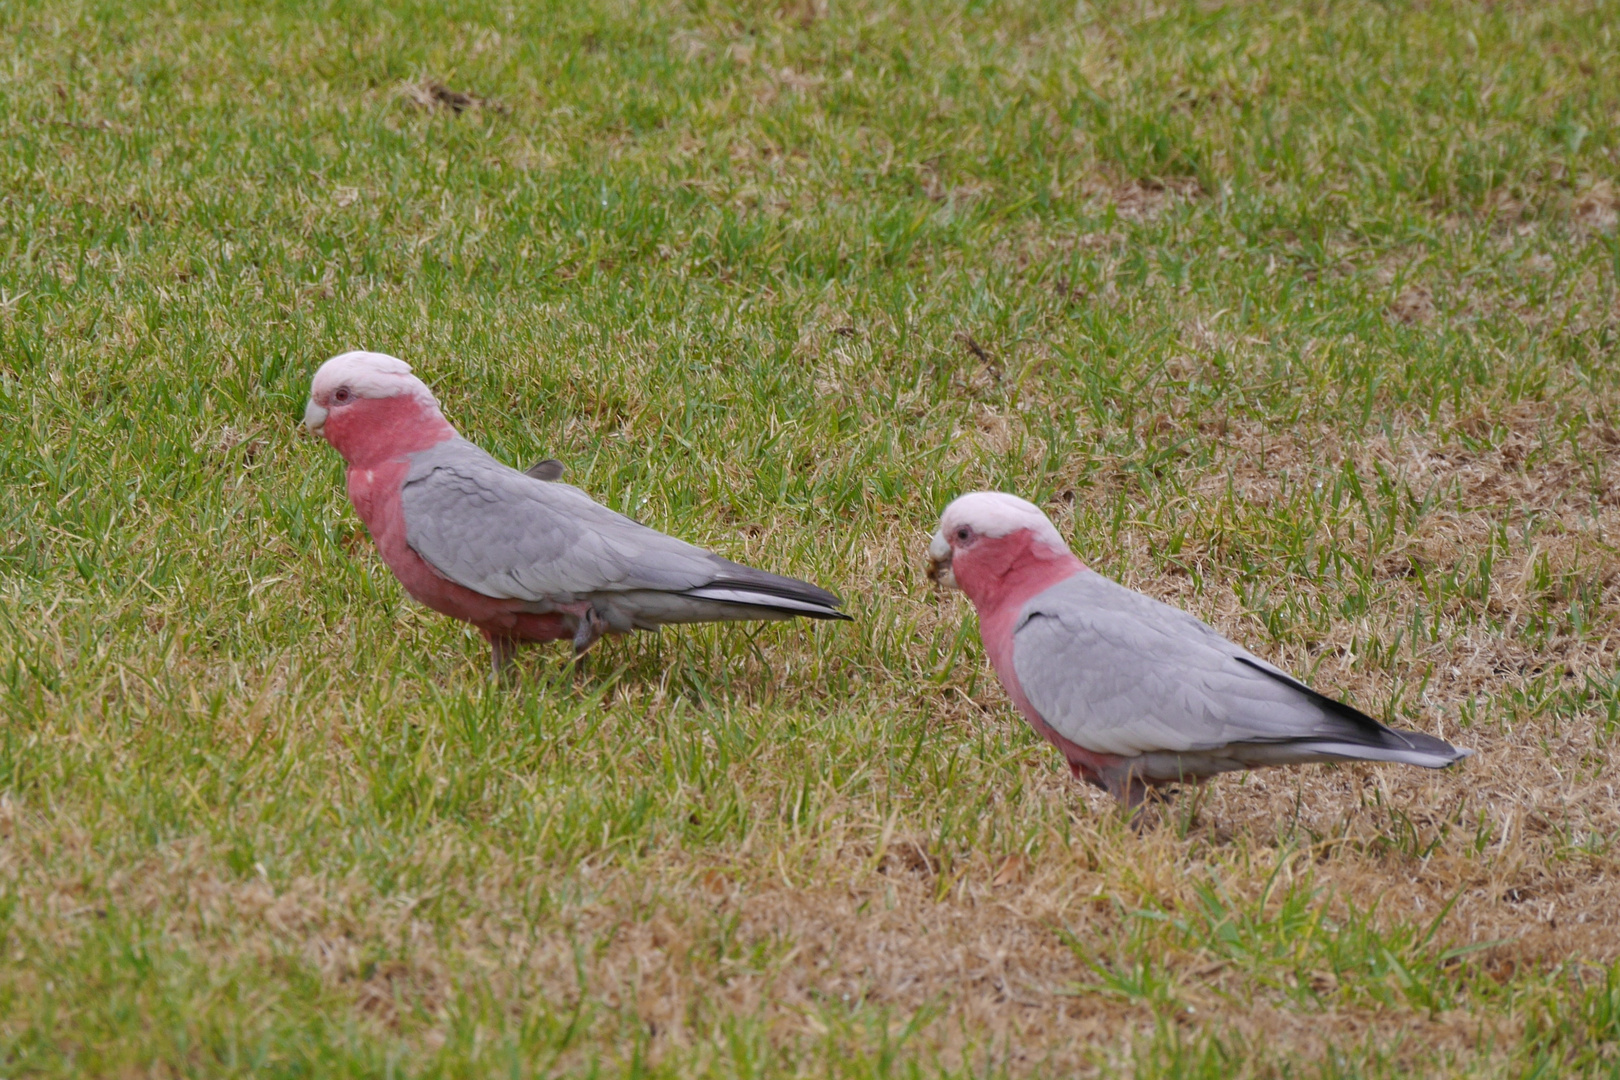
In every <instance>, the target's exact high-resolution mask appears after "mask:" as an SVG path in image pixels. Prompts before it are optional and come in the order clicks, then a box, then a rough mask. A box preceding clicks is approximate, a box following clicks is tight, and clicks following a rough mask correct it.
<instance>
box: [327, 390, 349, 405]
mask: <svg viewBox="0 0 1620 1080" xmlns="http://www.w3.org/2000/svg"><path fill="white" fill-rule="evenodd" d="M353 396H354V395H353V394H352V393H350V391H349V388H348V387H347V386H340V387H338V388H337V389H336V390H334V391H332V400H333V401H335V402H337V403H338V404H339V405H342V404H344V403H345V402H347V401H348V400H349V399H350V398H351V397H353Z"/></svg>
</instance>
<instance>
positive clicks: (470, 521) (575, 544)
mask: <svg viewBox="0 0 1620 1080" xmlns="http://www.w3.org/2000/svg"><path fill="white" fill-rule="evenodd" d="M401 499H402V503H403V511H404V516H405V531H406V541H407V542H408V543H409V544H410V546H411V548H412V549H413V550H414V551H415V552H416V553H417V554H418V555H420V556H421V557H422V558H423V560H424V561H426V562H427V563H428V565H429V566H431V567H433V569H434V570H436V571H437V572H438V573H440V574H441V575H443V576H444V577H445V578H447V579H449V580H450V581H453V582H455V583H456V584H458V585H461V586H464V587H465V588H468V589H471V590H473V591H474V592H478V593H482V594H483V595H485V596H492V597H496V598H500V599H514V600H522V601H527V602H531V603H534V604H537V605H545V604H566V603H573V602H576V601H579V600H583V599H587V598H591V597H595V596H598V595H600V594H603V593H614V594H629V593H638V592H650V593H673V594H680V595H681V596H682V597H686V598H689V599H690V600H692V601H704V602H707V603H711V604H713V603H720V604H744V605H750V606H754V607H767V608H773V609H785V610H786V611H788V612H792V613H798V614H807V615H812V616H820V617H823V618H841V617H843V616H841V615H839V614H838V613H837V612H836V611H834V610H833V609H834V608H836V607H837V606H838V604H839V600H838V598H837V597H836V596H834V595H833V594H831V593H829V592H827V591H826V590H824V589H819V588H817V587H815V586H814V585H809V584H807V583H805V582H801V581H796V580H794V579H793V578H786V577H781V576H779V575H777V574H770V573H766V572H764V571H761V570H755V569H753V568H751V567H746V566H741V565H739V564H737V563H733V562H731V561H730V560H728V559H723V558H721V557H720V556H718V555H715V554H714V553H712V552H709V551H705V550H703V549H702V548H700V547H696V546H694V545H692V544H688V543H686V542H685V541H682V540H677V539H675V538H674V537H672V536H667V535H665V534H664V533H661V532H658V531H657V530H656V529H650V528H648V527H646V526H645V525H641V524H638V523H637V522H634V521H632V520H630V519H629V518H627V517H625V516H624V515H623V514H618V513H615V512H614V511H612V510H609V509H608V508H607V507H605V506H602V505H601V504H599V503H597V502H595V501H594V500H592V499H591V497H590V496H588V495H586V494H585V493H584V492H583V491H581V490H579V489H578V488H576V487H573V486H571V485H568V484H560V483H552V482H547V481H543V480H538V479H536V478H534V477H532V476H528V475H525V474H524V473H521V472H518V471H517V470H516V469H512V468H508V467H507V466H505V465H503V464H501V463H500V462H499V461H496V460H495V459H494V458H492V457H490V456H489V455H488V454H486V453H484V451H482V450H480V449H479V448H478V447H476V446H474V445H473V444H471V443H469V442H467V441H466V440H465V439H459V438H458V439H453V440H450V441H447V442H443V443H440V444H439V445H438V446H435V447H432V448H431V449H428V450H423V451H421V452H419V453H417V454H414V455H412V457H411V466H410V470H409V471H408V472H407V474H406V477H405V483H404V487H403V491H402V493H401ZM661 603H662V605H663V606H662V608H660V610H666V609H669V602H668V601H667V600H666V601H663V602H661ZM670 610H673V609H670ZM676 614H678V611H676ZM709 617H713V616H709ZM659 621H683V620H681V619H679V618H670V619H662V620H659Z"/></svg>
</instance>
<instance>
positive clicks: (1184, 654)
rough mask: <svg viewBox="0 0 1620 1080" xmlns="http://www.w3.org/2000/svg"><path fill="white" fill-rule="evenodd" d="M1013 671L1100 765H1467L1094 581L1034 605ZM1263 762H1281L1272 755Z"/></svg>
mask: <svg viewBox="0 0 1620 1080" xmlns="http://www.w3.org/2000/svg"><path fill="white" fill-rule="evenodd" d="M1013 668H1014V670H1015V672H1016V673H1017V675H1018V680H1019V683H1020V684H1021V686H1022V688H1023V691H1024V694H1025V696H1026V697H1027V698H1028V699H1029V702H1030V704H1032V705H1033V706H1034V707H1035V708H1036V710H1037V711H1039V712H1040V714H1041V716H1042V717H1043V718H1044V719H1045V720H1046V722H1047V723H1048V724H1050V725H1052V727H1053V728H1054V729H1056V730H1057V732H1058V733H1059V734H1061V735H1063V737H1064V738H1066V739H1069V740H1070V741H1071V742H1074V743H1075V744H1077V745H1079V746H1081V747H1084V748H1085V749H1087V750H1091V751H1094V752H1098V753H1106V754H1119V755H1122V756H1127V757H1131V756H1136V755H1139V754H1153V753H1171V754H1190V753H1197V752H1200V751H1210V750H1217V749H1221V748H1225V747H1231V746H1233V745H1252V746H1271V747H1276V746H1277V745H1278V744H1296V745H1297V746H1298V749H1299V758H1298V759H1299V760H1307V759H1309V760H1317V759H1320V758H1321V757H1323V756H1327V757H1368V758H1378V759H1384V760H1400V761H1408V762H1410V763H1411V764H1420V765H1428V766H1430V767H1435V766H1437V765H1443V764H1449V763H1450V762H1451V761H1454V760H1456V758H1457V757H1459V756H1461V753H1462V752H1459V751H1457V750H1455V749H1454V748H1452V747H1451V746H1449V745H1448V744H1446V743H1445V742H1443V741H1441V740H1439V739H1435V738H1432V737H1430V736H1427V735H1420V734H1417V733H1415V732H1397V731H1393V730H1391V729H1390V728H1387V727H1385V726H1384V725H1382V724H1380V723H1378V722H1377V721H1375V720H1373V719H1372V718H1371V717H1368V716H1365V715H1363V714H1362V713H1360V712H1358V711H1357V710H1355V709H1353V708H1351V707H1350V706H1348V705H1345V704H1343V703H1342V702H1337V701H1333V700H1332V699H1330V698H1327V697H1324V696H1322V695H1321V694H1318V693H1316V692H1315V691H1314V690H1312V689H1310V688H1309V687H1307V686H1305V685H1304V684H1303V683H1300V682H1298V681H1297V680H1295V679H1294V678H1292V677H1291V676H1289V675H1288V674H1286V673H1285V672H1283V671H1280V670H1279V669H1277V668H1275V667H1273V666H1272V665H1270V664H1267V663H1266V662H1265V661H1263V660H1260V659H1259V658H1257V657H1255V656H1253V655H1251V654H1250V653H1248V652H1247V651H1245V650H1244V649H1242V648H1241V647H1239V646H1238V645H1236V644H1234V643H1233V642H1231V641H1228V640H1227V639H1226V638H1224V637H1222V636H1221V635H1220V634H1218V633H1216V632H1215V630H1213V629H1212V628H1211V627H1209V626H1207V625H1205V624H1204V623H1202V622H1200V621H1199V620H1198V619H1196V618H1194V617H1193V616H1192V615H1189V614H1188V613H1187V612H1185V611H1181V610H1179V609H1177V608H1173V607H1170V606H1168V605H1166V604H1161V603H1159V602H1158V601H1157V600H1154V599H1152V598H1151V597H1147V596H1143V595H1142V594H1141V593H1137V592H1133V591H1132V590H1130V589H1127V588H1125V587H1124V586H1122V585H1119V584H1117V583H1115V582H1113V581H1110V580H1108V579H1107V578H1105V577H1103V576H1102V575H1100V574H1097V573H1095V572H1092V571H1089V570H1088V571H1084V572H1082V573H1080V574H1076V575H1074V576H1073V577H1071V578H1069V579H1068V580H1066V581H1063V582H1060V583H1059V584H1057V585H1054V586H1053V587H1052V588H1050V589H1047V590H1046V591H1045V592H1043V593H1041V594H1039V595H1038V596H1036V597H1034V598H1033V599H1032V600H1030V601H1029V602H1028V603H1027V604H1026V605H1025V607H1024V610H1023V611H1022V612H1021V613H1020V615H1019V619H1018V621H1017V622H1016V623H1015V624H1014V630H1013ZM1263 756H1266V757H1268V759H1272V760H1275V761H1280V760H1281V759H1280V758H1278V757H1277V755H1276V753H1275V752H1272V751H1268V752H1267V754H1266V755H1263ZM1256 760H1257V762H1258V760H1259V758H1257V759H1256Z"/></svg>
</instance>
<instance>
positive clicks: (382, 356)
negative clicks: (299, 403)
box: [309, 352, 439, 409]
mask: <svg viewBox="0 0 1620 1080" xmlns="http://www.w3.org/2000/svg"><path fill="white" fill-rule="evenodd" d="M340 386H347V387H348V388H349V392H350V393H352V394H354V395H355V396H356V397H364V398H386V397H397V396H398V395H400V394H409V395H410V396H412V397H414V398H416V399H417V400H418V401H420V402H422V403H423V404H424V405H430V406H432V407H433V408H435V409H437V408H438V407H439V399H438V398H436V397H434V396H433V391H431V390H429V389H428V388H427V384H426V383H424V382H423V381H422V380H421V379H418V378H417V377H416V376H415V375H412V374H411V365H409V364H407V363H406V362H405V361H403V360H401V359H399V358H398V357H394V356H389V355H388V354H387V353H376V352H346V353H339V354H338V355H337V356H334V357H332V359H330V360H328V361H327V362H326V363H324V364H322V365H321V366H320V367H319V368H317V369H316V371H315V379H314V381H313V382H312V383H311V384H310V387H309V395H310V397H311V399H314V398H319V397H322V396H323V395H326V394H329V393H331V392H332V391H334V390H336V389H337V388H338V387H340Z"/></svg>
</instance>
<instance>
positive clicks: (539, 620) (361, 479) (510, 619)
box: [349, 459, 577, 641]
mask: <svg viewBox="0 0 1620 1080" xmlns="http://www.w3.org/2000/svg"><path fill="white" fill-rule="evenodd" d="M409 469H410V462H408V461H406V460H404V459H399V460H396V461H391V462H389V463H387V464H386V465H382V466H379V467H378V468H375V469H355V468H351V469H350V470H349V500H350V501H351V502H352V503H354V509H355V511H356V512H357V513H358V514H359V515H360V520H362V521H364V522H365V523H366V528H367V530H369V531H370V533H371V539H372V541H373V542H374V543H375V544H376V545H377V551H378V553H379V554H381V555H382V558H383V562H385V563H387V564H388V569H390V570H392V571H393V572H394V576H395V577H397V578H398V579H399V583H400V584H401V585H403V586H405V591H406V592H408V593H410V594H411V596H413V597H414V598H415V599H416V600H418V601H419V602H421V603H423V604H426V605H427V606H428V607H430V608H432V609H433V610H434V611H437V612H441V613H442V614H445V615H449V616H451V617H452V618H456V619H460V620H462V621H463V622H470V623H472V624H473V625H474V626H476V627H478V629H479V630H481V631H483V633H484V636H485V637H486V638H489V639H490V640H492V641H493V640H495V639H497V638H505V639H513V638H516V639H521V640H525V641H555V640H557V639H558V638H567V637H572V636H573V635H574V626H575V623H576V622H577V620H576V619H575V618H573V617H572V616H569V615H565V614H559V613H552V612H547V613H543V614H536V613H535V612H531V611H524V610H523V607H524V604H523V601H521V600H508V599H501V598H497V597H493V596H485V595H484V594H483V593H480V592H474V591H473V590H472V589H468V588H466V587H464V586H461V585H457V584H456V583H455V582H453V581H450V580H447V579H446V578H443V577H441V576H440V575H439V573H438V571H436V570H434V569H433V567H431V566H429V565H428V564H427V563H426V562H425V561H423V559H422V557H421V556H420V555H418V554H417V553H416V552H415V551H414V550H413V549H412V548H411V546H410V544H408V543H406V541H405V514H404V507H403V504H402V503H401V502H400V494H399V493H400V488H401V486H402V485H403V484H404V481H405V474H406V472H407V471H409Z"/></svg>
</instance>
